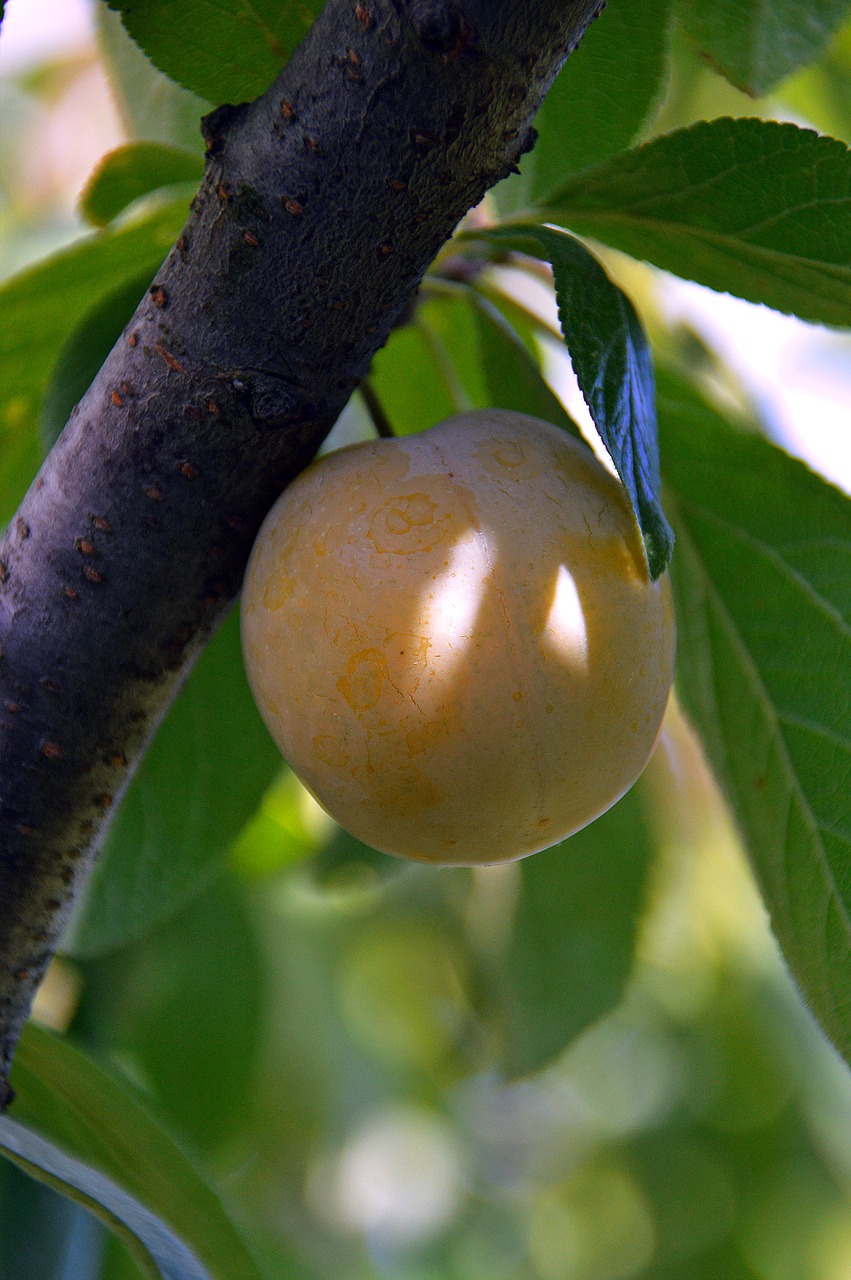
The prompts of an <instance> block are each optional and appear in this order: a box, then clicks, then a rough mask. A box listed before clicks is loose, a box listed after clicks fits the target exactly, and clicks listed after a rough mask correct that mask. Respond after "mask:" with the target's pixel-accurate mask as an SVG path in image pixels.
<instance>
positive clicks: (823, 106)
mask: <svg viewBox="0 0 851 1280" xmlns="http://www.w3.org/2000/svg"><path fill="white" fill-rule="evenodd" d="M849 84H851V23H849V24H848V25H847V26H846V27H844V28H843V29H842V30H841V31H840V32H839V33H838V34H837V36H836V39H835V40H833V42H832V43H831V45H830V48H829V49H828V50H827V52H826V53H825V54H824V56H823V57H822V58H820V59H819V61H818V62H817V63H815V65H814V66H812V67H808V68H807V69H806V70H805V71H801V72H799V73H798V75H796V76H795V77H794V79H792V80H788V81H787V82H786V84H784V86H783V104H784V106H787V107H790V108H791V109H792V111H794V113H795V114H796V115H797V116H799V117H800V118H801V119H803V120H807V121H809V123H810V124H813V125H815V127H816V128H817V129H818V130H819V132H820V133H829V134H830V136H831V137H832V138H841V139H842V141H843V142H845V143H851V93H849V92H848V86H849Z"/></svg>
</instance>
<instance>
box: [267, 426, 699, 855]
mask: <svg viewBox="0 0 851 1280" xmlns="http://www.w3.org/2000/svg"><path fill="white" fill-rule="evenodd" d="M242 634H243V649H244V653H245V661H246V667H247V670H248V677H249V681H250V683H251V686H252V689H253V691H254V695H255V697H256V699H257V703H258V706H259V708H260V711H261V713H262V715H263V718H264V720H265V721H266V724H267V725H268V727H269V730H270V732H271V733H272V736H273V737H274V739H275V741H276V742H277V744H278V746H279V747H280V749H281V752H282V753H283V755H284V757H285V758H286V760H287V761H288V762H289V764H290V766H291V767H292V768H293V769H294V770H295V772H296V773H297V774H298V776H299V777H300V778H301V779H302V781H303V782H304V783H305V785H306V786H307V787H308V788H309V789H310V790H311V791H312V792H313V794H314V795H315V796H316V797H317V799H318V800H319V801H320V803H321V804H322V805H323V806H324V807H325V808H326V809H327V810H328V812H329V813H330V814H331V815H332V816H333V817H334V818H336V819H337V821H338V822H339V823H340V824H341V825H342V826H344V827H346V828H347V829H348V830H349V831H351V832H352V833H353V834H354V835H355V836H357V837H358V838H359V839H360V840H362V841H364V842H365V843H366V844H369V845H372V846H373V847H375V848H376V849H381V850H384V851H385V852H387V853H394V854H398V855H401V856H403V857H407V858H415V859H419V860H421V861H427V862H438V863H490V862H501V861H505V860H507V859H511V858H519V857H522V856H523V855H525V854H528V853H533V852H535V851H536V850H538V849H543V848H545V847H546V846H547V845H551V844H554V843H555V842H556V841H557V840H561V839H563V838H564V837H565V836H568V835H571V834H572V833H573V832H574V831H577V830H578V829H579V828H580V827H582V826H584V825H585V824H586V823H588V822H590V821H591V820H592V819H593V818H596V817H597V816H598V815H599V814H601V813H602V812H603V811H604V810H605V809H607V808H608V807H609V806H610V805H611V804H613V803H614V801H615V800H617V799H618V798H619V797H620V796H621V795H622V794H623V793H624V792H625V791H626V790H627V789H628V788H629V787H630V786H631V785H632V783H633V782H634V781H635V779H636V778H637V777H638V776H639V774H640V773H641V771H642V769H643V768H644V766H645V764H646V763H647V759H648V757H649V755H650V753H651V751H652V749H653V746H654V743H655V741H656V738H657V735H658V733H659V728H660V725H661V723H662V717H663V715H664V712H665V706H666V703H667V699H668V693H669V690H670V687H671V681H672V677H673V664H674V621H673V610H672V605H671V596H670V588H669V585H668V582H667V577H666V576H663V578H662V579H660V580H659V581H658V582H656V583H653V582H651V581H650V580H649V577H648V574H647V568H646V564H645V561H644V556H643V552H642V547H641V542H640V537H639V533H638V530H637V527H636V524H635V520H634V517H633V515H632V513H631V510H630V508H629V506H628V503H627V500H626V497H625V494H624V492H623V489H622V487H621V485H620V484H619V482H618V481H617V480H615V479H614V478H613V477H612V476H611V475H610V474H609V473H608V472H607V471H606V470H605V468H604V467H603V466H601V464H600V463H599V462H598V461H597V460H596V459H595V458H594V456H593V455H592V454H591V452H590V451H589V450H588V449H587V448H585V447H584V446H583V445H582V444H580V443H579V442H577V441H575V440H573V439H571V438H570V437H569V436H568V435H566V434H565V433H564V432H563V431H561V430H560V429H559V428H557V427H554V426H551V425H550V424H549V423H546V422H541V421H539V420H538V419H535V418H529V417H525V416H523V415H522V414H516V413H509V412H505V411H502V410H484V411H480V412H476V413H466V414H460V415H459V416H457V417H454V418H449V419H447V420H446V421H445V422H442V423H440V424H439V425H437V426H435V427H432V428H431V429H430V430H428V431H425V432H422V433H421V434H419V435H415V436H408V437H402V438H398V439H393V440H376V441H374V442H370V443H366V444H358V445H353V446H351V447H349V448H345V449H341V450H339V451H337V452H335V453H331V454H328V455H327V456H326V457H324V458H321V459H320V460H319V461H317V462H315V463H313V464H312V465H311V466H310V467H308V468H307V470H305V471H304V472H303V473H302V474H301V475H300V476H299V477H298V478H297V479H296V480H295V481H294V482H293V483H292V484H291V485H290V486H289V488H288V489H287V490H286V491H285V492H284V493H283V495H282V496H281V498H280V499H279V500H278V502H277V503H276V505H275V506H274V507H273V508H272V510H271V512H270V513H269V516H268V517H267V519H266V521H265V523H264V525H263V527H262V529H261V531H260V534H259V536H258V539H257V542H256V545H255V547H254V550H253V552H252V556H251V561H250V563H249V566H248V572H247V575H246V581H245V588H244V593H243V603H242Z"/></svg>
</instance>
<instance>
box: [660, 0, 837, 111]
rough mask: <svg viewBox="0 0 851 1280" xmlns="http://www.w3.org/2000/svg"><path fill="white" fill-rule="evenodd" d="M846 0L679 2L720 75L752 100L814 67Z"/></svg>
mask: <svg viewBox="0 0 851 1280" xmlns="http://www.w3.org/2000/svg"><path fill="white" fill-rule="evenodd" d="M848 11H849V4H848V0H807V2H806V3H805V4H802V3H801V0H773V3H771V4H766V3H765V0H712V2H711V3H707V0H677V16H678V18H679V20H680V21H681V23H682V24H683V26H684V27H685V29H686V31H687V32H688V33H689V35H690V36H691V37H692V39H693V40H695V41H696V42H697V44H699V45H700V47H701V49H702V50H703V52H704V53H705V54H706V55H707V57H708V58H709V60H710V61H711V62H712V63H713V65H714V66H715V67H717V68H718V70H719V71H720V72H721V73H722V74H723V75H725V76H726V77H727V79H728V80H730V81H731V82H732V83H733V84H734V85H735V86H736V87H737V88H738V89H742V90H744V92H745V93H750V94H752V95H753V96H754V97H758V96H759V95H760V94H763V93H767V91H768V90H769V89H771V88H773V87H774V85H776V84H777V83H778V82H779V81H780V80H783V79H784V78H785V77H786V76H788V75H791V73H792V72H793V71H797V70H798V68H799V67H806V66H808V65H809V63H811V62H815V61H816V59H817V58H818V57H819V55H820V54H821V52H822V50H823V49H824V48H825V46H826V45H827V43H828V41H829V40H830V37H831V36H832V35H833V33H834V32H835V31H836V30H838V28H839V27H840V26H841V24H842V22H843V21H844V19H845V18H846V17H847V15H848Z"/></svg>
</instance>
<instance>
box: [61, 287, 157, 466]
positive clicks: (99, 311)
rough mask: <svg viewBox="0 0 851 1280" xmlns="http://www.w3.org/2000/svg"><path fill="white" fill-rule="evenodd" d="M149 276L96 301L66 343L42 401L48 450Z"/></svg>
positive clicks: (92, 378)
mask: <svg viewBox="0 0 851 1280" xmlns="http://www.w3.org/2000/svg"><path fill="white" fill-rule="evenodd" d="M150 278H151V277H150V272H146V273H145V274H144V275H141V276H136V277H135V279H132V280H129V281H127V283H126V284H122V285H121V287H120V288H119V289H116V291H115V293H110V294H108V295H107V296H106V297H105V298H102V299H101V300H100V301H98V302H97V303H95V305H94V307H92V309H91V311H89V313H88V314H87V315H86V316H85V317H84V318H83V320H82V322H81V323H80V324H79V325H78V326H77V328H76V329H75V330H74V332H73V333H72V334H71V337H70V338H69V339H68V341H67V342H66V343H65V346H64V347H63V348H62V350H61V352H60V353H59V358H58V360H57V361H56V364H55V365H54V366H53V373H52V374H51V375H50V382H49V383H48V385H47V389H46V390H45V392H44V398H43V400H42V406H41V415H40V416H41V441H42V449H43V451H44V452H45V453H47V451H48V450H49V449H51V448H52V447H53V445H54V444H55V443H56V441H57V440H58V439H59V435H60V433H61V431H62V430H63V428H64V426H65V423H66V422H67V421H68V419H69V417H70V416H71V410H72V409H73V408H74V405H75V404H77V403H78V401H79V400H80V399H82V397H83V395H85V393H86V391H87V390H88V388H89V386H90V385H91V383H92V381H93V380H94V377H95V374H96V373H97V372H98V370H99V369H100V367H101V365H102V364H103V362H104V360H105V359H106V357H107V356H108V355H109V353H110V351H111V350H112V348H113V347H114V346H115V344H116V342H117V341H118V339H119V338H120V337H121V333H122V330H123V329H124V326H125V325H126V324H127V322H128V320H129V319H130V317H131V316H132V315H133V312H134V311H135V310H136V307H137V305H138V303H139V299H140V298H141V297H142V296H143V295H144V293H145V289H146V287H147V285H148V283H149V281H150Z"/></svg>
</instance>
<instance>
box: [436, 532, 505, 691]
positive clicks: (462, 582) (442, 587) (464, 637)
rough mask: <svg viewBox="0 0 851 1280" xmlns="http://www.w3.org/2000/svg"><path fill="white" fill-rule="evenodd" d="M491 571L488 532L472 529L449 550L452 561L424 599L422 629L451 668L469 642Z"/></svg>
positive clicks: (443, 665) (438, 659) (444, 664)
mask: <svg viewBox="0 0 851 1280" xmlns="http://www.w3.org/2000/svg"><path fill="white" fill-rule="evenodd" d="M489 571H490V563H489V558H488V549H487V543H486V541H485V538H484V535H483V534H482V533H480V532H478V531H471V532H470V533H467V534H465V535H464V537H463V538H461V539H460V540H459V541H458V542H456V544H455V546H454V547H453V548H452V551H451V552H450V553H449V562H448V564H447V566H446V568H445V570H444V571H443V573H442V574H441V575H440V576H439V578H438V579H437V581H436V582H434V583H433V584H432V589H431V590H430V591H429V592H428V593H427V595H426V598H425V600H424V601H423V607H422V609H421V616H422V618H423V621H422V623H421V629H422V630H425V631H426V633H427V634H428V635H429V636H430V637H431V644H432V657H433V659H434V660H435V661H436V662H438V663H439V664H440V667H441V671H447V670H451V668H452V667H453V666H454V665H455V663H456V662H457V661H458V659H459V658H460V657H461V654H462V652H463V649H464V648H465V646H466V644H467V643H468V642H469V640H470V637H471V635H472V632H473V629H474V627H475V623H476V615H477V614H478V612H479V606H480V605H481V602H482V596H483V595H484V591H485V578H486V577H487V575H488V573H489Z"/></svg>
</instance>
